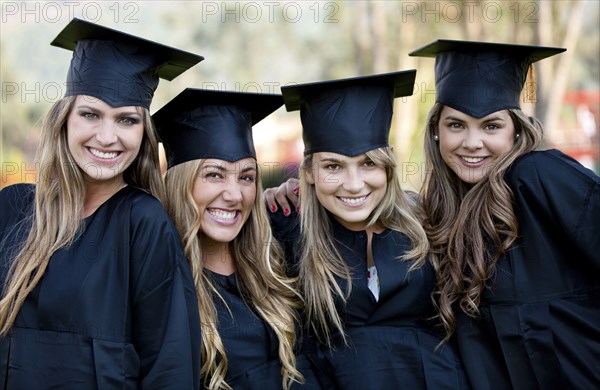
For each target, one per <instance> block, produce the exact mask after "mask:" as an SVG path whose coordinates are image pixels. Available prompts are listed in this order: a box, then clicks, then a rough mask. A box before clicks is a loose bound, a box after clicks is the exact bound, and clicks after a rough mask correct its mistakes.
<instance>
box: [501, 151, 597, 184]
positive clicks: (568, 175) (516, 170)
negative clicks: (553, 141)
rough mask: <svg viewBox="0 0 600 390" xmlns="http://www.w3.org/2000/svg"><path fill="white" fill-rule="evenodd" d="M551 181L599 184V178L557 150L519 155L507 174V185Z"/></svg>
mask: <svg viewBox="0 0 600 390" xmlns="http://www.w3.org/2000/svg"><path fill="white" fill-rule="evenodd" d="M547 181H552V182H555V183H558V182H565V183H568V182H577V183H584V184H585V183H587V184H590V185H600V178H599V177H598V176H597V175H596V174H595V173H594V172H592V171H591V170H589V169H587V168H585V167H584V166H583V165H581V164H580V163H579V162H577V161H576V160H575V159H573V158H572V157H570V156H567V155H566V154H564V153H562V152H561V151H559V150H556V149H552V150H546V151H535V152H530V153H527V154H525V155H523V156H521V157H520V158H519V159H517V160H516V161H515V163H514V164H513V165H512V167H511V169H510V170H509V171H508V174H507V182H508V184H509V185H512V186H514V185H519V184H523V183H525V184H527V183H532V182H536V183H541V184H543V183H544V182H547Z"/></svg>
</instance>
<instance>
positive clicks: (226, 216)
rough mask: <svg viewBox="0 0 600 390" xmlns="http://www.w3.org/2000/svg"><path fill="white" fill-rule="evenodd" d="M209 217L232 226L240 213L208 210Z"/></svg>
mask: <svg viewBox="0 0 600 390" xmlns="http://www.w3.org/2000/svg"><path fill="white" fill-rule="evenodd" d="M206 212H207V213H208V215H209V216H210V217H211V218H212V219H213V220H215V221H217V222H220V223H225V224H232V223H234V222H235V221H236V220H237V216H238V214H239V212H238V211H227V210H221V209H207V210H206Z"/></svg>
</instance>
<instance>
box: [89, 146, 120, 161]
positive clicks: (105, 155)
mask: <svg viewBox="0 0 600 390" xmlns="http://www.w3.org/2000/svg"><path fill="white" fill-rule="evenodd" d="M87 149H88V151H89V152H90V153H91V154H92V155H94V157H98V158H99V159H102V160H114V159H115V158H117V157H118V156H119V155H120V154H121V152H103V151H101V150H98V149H94V148H87Z"/></svg>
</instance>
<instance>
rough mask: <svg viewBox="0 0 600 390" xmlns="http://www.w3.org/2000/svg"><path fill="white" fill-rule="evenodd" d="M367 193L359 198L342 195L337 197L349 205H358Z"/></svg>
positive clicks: (365, 198) (363, 200)
mask: <svg viewBox="0 0 600 390" xmlns="http://www.w3.org/2000/svg"><path fill="white" fill-rule="evenodd" d="M368 197H369V195H365V196H361V197H359V198H346V197H342V196H338V197H337V198H338V199H339V200H341V201H342V203H344V204H347V205H349V206H358V205H360V204H362V203H364V202H365V201H366V200H367V198H368Z"/></svg>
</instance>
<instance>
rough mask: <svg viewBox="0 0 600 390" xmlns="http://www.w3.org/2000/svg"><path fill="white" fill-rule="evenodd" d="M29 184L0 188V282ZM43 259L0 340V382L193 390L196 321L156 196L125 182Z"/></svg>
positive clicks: (27, 207)
mask: <svg viewBox="0 0 600 390" xmlns="http://www.w3.org/2000/svg"><path fill="white" fill-rule="evenodd" d="M34 191H35V187H34V186H33V185H23V184H20V185H15V186H11V187H7V188H4V189H3V190H2V191H0V207H1V209H2V218H0V242H1V243H2V244H1V245H2V247H1V250H0V266H1V269H0V270H1V275H2V279H1V280H2V284H3V285H4V283H5V281H6V273H7V270H8V267H9V266H10V263H11V261H12V259H13V255H14V253H15V248H18V246H19V245H20V244H21V243H22V241H23V239H24V238H25V237H26V235H27V232H28V230H29V227H30V221H29V222H27V221H25V222H23V221H24V219H23V218H24V217H26V216H27V215H29V213H30V211H31V207H32V202H33V198H34ZM84 225H85V226H84V230H83V232H82V235H81V236H80V237H79V238H77V240H76V241H75V242H74V243H73V244H72V245H71V246H70V247H68V248H63V249H60V250H58V251H57V252H56V253H55V254H54V255H53V256H52V257H51V259H50V262H49V264H48V267H47V269H46V272H45V273H44V276H43V277H42V279H41V280H40V282H39V283H38V284H37V286H36V287H35V288H34V289H33V291H32V292H31V293H30V294H29V295H28V297H27V298H26V300H25V302H24V303H23V306H22V308H21V310H20V311H19V314H18V316H17V318H16V322H15V325H14V326H13V328H12V329H11V331H10V333H9V335H8V336H7V337H3V338H1V339H0V389H42V388H77V389H96V388H100V389H106V388H121V389H137V388H153V389H174V388H178V389H184V388H187V389H189V388H195V389H197V388H198V387H199V383H200V382H199V379H200V378H199V371H200V340H201V334H200V320H199V316H198V304H197V300H196V293H195V290H194V284H193V280H192V276H191V273H190V270H189V268H188V266H187V263H186V261H185V258H184V255H183V250H182V248H181V243H180V239H179V236H178V234H177V231H176V229H175V227H174V226H173V224H172V222H171V220H170V219H169V217H168V216H167V214H166V212H165V211H164V209H163V207H162V206H161V204H160V202H159V201H158V200H156V199H155V198H154V197H152V196H150V195H148V194H147V193H145V192H143V191H141V190H139V189H136V188H134V187H130V186H128V187H125V188H123V189H121V190H120V191H119V192H117V193H116V194H115V195H113V196H112V197H111V198H110V199H109V200H107V201H106V202H105V203H104V204H102V205H101V206H100V207H99V208H98V209H97V210H96V212H95V213H94V214H92V215H91V216H89V217H87V218H85V220H84Z"/></svg>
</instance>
